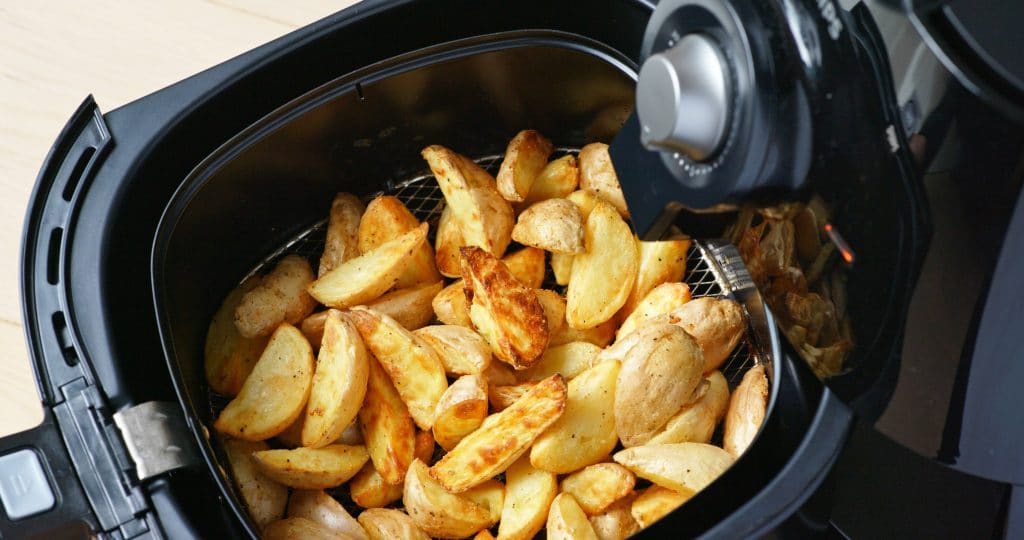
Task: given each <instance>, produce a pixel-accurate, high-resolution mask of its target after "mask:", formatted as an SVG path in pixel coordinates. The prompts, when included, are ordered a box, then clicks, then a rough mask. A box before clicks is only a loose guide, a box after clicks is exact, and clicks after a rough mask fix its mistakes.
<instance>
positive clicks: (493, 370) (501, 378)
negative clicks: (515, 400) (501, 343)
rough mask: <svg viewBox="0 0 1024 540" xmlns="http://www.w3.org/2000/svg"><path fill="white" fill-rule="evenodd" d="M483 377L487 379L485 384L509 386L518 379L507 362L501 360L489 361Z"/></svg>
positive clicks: (489, 385) (517, 381)
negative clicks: (489, 363)
mask: <svg viewBox="0 0 1024 540" xmlns="http://www.w3.org/2000/svg"><path fill="white" fill-rule="evenodd" d="M484 378H485V379H487V386H488V387H491V386H510V385H516V384H519V379H517V378H516V374H515V372H514V371H512V368H511V367H509V365H508V364H505V363H502V362H491V365H489V366H487V369H485V370H484Z"/></svg>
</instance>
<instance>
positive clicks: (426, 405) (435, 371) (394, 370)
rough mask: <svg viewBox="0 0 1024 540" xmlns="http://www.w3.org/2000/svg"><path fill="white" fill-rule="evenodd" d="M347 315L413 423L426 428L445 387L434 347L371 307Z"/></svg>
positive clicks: (446, 385)
mask: <svg viewBox="0 0 1024 540" xmlns="http://www.w3.org/2000/svg"><path fill="white" fill-rule="evenodd" d="M348 317H349V318H350V319H351V320H352V322H353V323H355V326H356V328H357V329H358V330H359V334H360V335H362V336H363V341H364V342H365V343H366V346H367V348H369V349H370V351H371V352H372V353H373V356H374V357H376V358H377V360H378V361H379V362H380V365H381V367H383V368H384V371H386V372H387V374H388V376H389V377H391V382H393V383H394V384H395V389H396V390H398V395H400V396H402V400H403V401H405V404H406V406H407V407H409V414H411V415H412V419H413V420H414V421H415V422H416V425H417V426H419V428H420V429H424V430H429V429H430V426H431V425H433V422H434V411H435V410H436V409H437V402H438V401H439V400H440V399H441V395H442V394H444V391H445V390H447V389H448V379H446V378H445V376H444V366H442V365H441V361H440V360H439V359H438V358H437V354H436V353H435V352H434V349H433V348H432V347H431V346H430V345H428V344H426V343H425V342H423V340H421V339H419V338H417V337H416V336H414V335H413V334H412V332H409V331H408V330H406V329H405V328H402V325H400V324H398V323H397V322H395V320H394V319H392V318H391V317H388V316H387V315H383V314H381V313H378V312H376V311H373V310H371V309H363V308H360V309H353V310H351V311H349V312H348Z"/></svg>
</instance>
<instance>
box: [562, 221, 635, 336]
mask: <svg viewBox="0 0 1024 540" xmlns="http://www.w3.org/2000/svg"><path fill="white" fill-rule="evenodd" d="M584 243H585V244H586V249H587V251H586V253H582V254H580V255H576V259H575V260H574V261H573V265H572V278H571V279H570V280H569V288H568V291H567V292H566V298H565V300H566V311H565V320H566V321H567V322H568V323H569V326H571V327H573V328H575V329H577V330H582V329H586V328H593V327H595V326H597V325H599V324H601V323H603V322H605V321H608V320H609V319H611V318H612V317H614V316H615V313H616V312H617V311H618V310H619V308H621V307H622V305H623V304H624V303H625V302H626V299H627V298H628V297H629V293H630V291H632V290H633V282H634V281H636V272H637V264H638V263H637V252H636V241H635V240H634V238H633V232H632V231H631V230H630V228H629V225H627V224H626V222H625V221H622V218H621V217H620V216H619V215H618V214H617V213H616V212H615V209H614V208H612V206H611V205H609V204H608V203H605V202H599V203H598V204H597V206H595V207H594V211H593V212H591V213H590V217H588V218H587V226H586V233H585V237H584Z"/></svg>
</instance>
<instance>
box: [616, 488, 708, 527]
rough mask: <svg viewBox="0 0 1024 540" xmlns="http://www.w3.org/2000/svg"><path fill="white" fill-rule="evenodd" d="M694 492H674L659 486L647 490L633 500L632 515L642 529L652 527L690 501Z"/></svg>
mask: <svg viewBox="0 0 1024 540" xmlns="http://www.w3.org/2000/svg"><path fill="white" fill-rule="evenodd" d="M693 495H694V493H693V492H692V491H689V490H687V491H683V492H679V491H674V490H671V489H668V488H664V487H661V486H658V485H654V486H651V487H649V488H647V489H645V490H644V491H643V492H641V493H640V495H638V496H637V498H636V499H634V500H633V507H632V508H631V509H630V513H631V514H632V515H633V519H634V520H636V522H637V523H639V524H640V526H641V527H650V526H651V524H652V523H654V522H655V521H658V520H659V519H661V518H663V517H665V516H666V515H668V513H669V512H671V511H673V510H675V509H676V508H679V507H680V506H682V504H683V503H685V502H686V501H688V500H690V497H693Z"/></svg>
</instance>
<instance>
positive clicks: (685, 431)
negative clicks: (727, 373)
mask: <svg viewBox="0 0 1024 540" xmlns="http://www.w3.org/2000/svg"><path fill="white" fill-rule="evenodd" d="M707 380H708V383H709V384H708V386H707V390H706V391H705V392H704V395H703V396H701V397H700V398H699V399H697V400H696V401H695V402H692V403H688V404H686V405H684V406H683V408H682V410H680V411H679V412H678V413H676V415H675V416H673V417H672V418H671V419H670V420H669V421H668V423H666V424H665V427H664V428H663V429H662V430H661V431H659V432H658V433H657V434H656V435H654V436H653V437H651V439H650V440H649V441H648V443H650V444H668V443H681V442H698V443H706V442H710V441H711V436H712V435H714V433H715V426H717V425H718V422H719V421H721V420H722V417H723V416H725V410H726V408H727V407H728V406H729V384H728V382H726V380H725V377H724V376H723V375H722V372H720V371H713V372H711V375H708V377H707Z"/></svg>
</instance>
